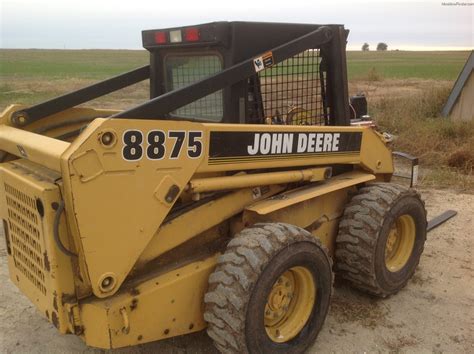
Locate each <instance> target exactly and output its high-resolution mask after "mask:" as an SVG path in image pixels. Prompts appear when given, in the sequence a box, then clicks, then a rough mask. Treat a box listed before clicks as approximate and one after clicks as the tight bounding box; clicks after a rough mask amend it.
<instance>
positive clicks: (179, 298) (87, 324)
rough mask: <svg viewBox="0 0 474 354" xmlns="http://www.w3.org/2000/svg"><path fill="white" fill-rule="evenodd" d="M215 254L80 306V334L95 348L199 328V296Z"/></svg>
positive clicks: (202, 294) (145, 339)
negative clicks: (82, 329) (82, 331)
mask: <svg viewBox="0 0 474 354" xmlns="http://www.w3.org/2000/svg"><path fill="white" fill-rule="evenodd" d="M215 265H216V256H213V257H210V258H207V259H205V260H202V261H199V262H194V263H191V264H189V265H186V266H184V267H181V268H178V269H175V270H173V271H171V272H168V273H165V274H163V275H157V276H155V277H153V278H150V279H148V280H146V281H143V282H141V283H140V284H139V285H136V286H135V287H132V289H131V290H129V291H121V292H119V293H117V294H116V295H114V296H113V297H112V298H110V299H94V300H90V301H86V302H84V303H82V304H81V305H80V309H81V319H82V323H83V325H84V334H83V339H84V340H85V342H86V344H87V345H90V346H94V347H99V348H104V349H108V348H120V347H125V346H130V345H136V344H142V343H146V342H151V341H156V340H159V339H166V338H170V337H174V336H179V335H182V334H186V333H192V332H196V331H200V330H202V329H204V328H205V327H206V322H205V321H204V318H203V308H202V306H203V298H204V293H205V291H206V289H207V286H208V278H209V275H210V273H211V272H212V270H213V269H214V267H215Z"/></svg>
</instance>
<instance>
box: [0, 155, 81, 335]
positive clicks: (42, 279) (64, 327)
mask: <svg viewBox="0 0 474 354" xmlns="http://www.w3.org/2000/svg"><path fill="white" fill-rule="evenodd" d="M43 169H44V168H43ZM51 178H53V179H54V173H47V172H46V173H44V172H43V171H42V168H41V167H39V168H36V169H35V168H34V166H32V164H31V163H29V162H28V161H24V160H18V161H13V162H10V163H4V164H2V165H1V166H0V181H1V185H0V205H1V209H0V218H1V219H3V220H4V222H5V224H4V226H5V233H6V237H7V246H8V247H7V251H8V265H9V271H10V279H11V280H12V282H13V283H15V285H16V286H18V288H20V290H21V291H22V292H23V293H24V294H25V295H26V296H27V297H28V298H29V299H30V300H31V302H32V303H33V304H35V305H36V307H37V308H38V310H39V311H40V313H41V314H42V315H43V316H46V317H47V318H48V320H49V321H51V322H52V323H53V324H54V325H55V326H56V327H57V328H58V330H59V331H60V332H61V333H66V332H74V326H73V325H72V324H71V323H69V316H68V313H67V309H66V308H65V304H66V303H67V302H72V303H74V301H75V289H74V275H73V269H72V264H71V260H70V258H69V257H67V256H65V255H64V254H63V253H61V252H60V251H59V249H58V248H57V246H56V243H55V242H54V239H53V236H52V234H53V230H52V226H53V219H54V216H55V210H54V209H53V207H52V206H53V203H57V202H59V201H60V200H61V199H60V194H59V188H58V186H57V185H55V184H53V183H52V182H51V180H50V179H51ZM59 235H60V237H61V240H62V242H63V244H65V245H68V233H67V228H66V224H65V222H64V218H62V220H61V223H60V226H59Z"/></svg>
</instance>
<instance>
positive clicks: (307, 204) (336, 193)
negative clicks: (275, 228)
mask: <svg viewBox="0 0 474 354" xmlns="http://www.w3.org/2000/svg"><path fill="white" fill-rule="evenodd" d="M371 180H375V176H374V175H372V174H368V173H363V172H359V171H353V172H348V173H345V174H341V175H339V176H336V177H334V178H332V179H330V180H328V181H326V182H323V183H320V184H317V185H315V186H311V185H310V186H305V187H302V188H298V189H295V190H291V191H288V192H285V193H282V194H281V195H280V196H279V198H276V199H271V198H270V199H266V200H263V201H259V202H256V203H254V204H252V205H250V206H249V207H247V208H246V210H245V212H244V216H243V223H244V224H247V223H250V224H253V223H256V222H259V221H274V222H286V223H289V224H292V225H297V226H299V227H302V228H304V229H306V230H308V231H310V232H312V233H313V235H315V236H317V237H319V238H320V239H321V241H322V242H323V244H324V245H325V246H326V247H327V248H328V249H329V252H330V254H331V255H332V254H333V252H334V244H335V238H336V236H337V230H338V225H339V220H340V217H341V216H342V214H343V212H344V207H345V206H346V205H347V202H348V199H349V192H350V191H351V190H353V189H354V188H355V186H356V185H357V184H360V183H364V182H367V181H371Z"/></svg>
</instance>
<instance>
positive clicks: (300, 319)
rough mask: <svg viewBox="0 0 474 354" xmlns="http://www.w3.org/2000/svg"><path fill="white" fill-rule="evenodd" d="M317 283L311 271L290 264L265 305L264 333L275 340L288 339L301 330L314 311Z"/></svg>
mask: <svg viewBox="0 0 474 354" xmlns="http://www.w3.org/2000/svg"><path fill="white" fill-rule="evenodd" d="M315 300H316V284H315V282H314V279H313V275H312V274H311V272H310V271H309V270H308V269H306V268H304V267H293V268H290V269H289V270H287V271H286V272H284V273H283V274H282V275H280V277H279V278H278V279H277V281H276V282H275V283H274V284H273V287H272V289H271V291H270V294H269V295H268V298H267V304H266V305H265V314H264V323H265V329H266V331H267V335H268V336H269V337H270V339H271V340H272V341H274V342H277V343H283V342H287V341H289V340H290V339H292V338H294V337H296V336H297V335H298V333H299V332H300V331H301V330H302V329H303V327H304V326H305V324H306V322H308V319H309V316H310V315H311V312H312V311H313V307H314V303H315Z"/></svg>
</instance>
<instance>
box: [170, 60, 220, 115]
mask: <svg viewBox="0 0 474 354" xmlns="http://www.w3.org/2000/svg"><path fill="white" fill-rule="evenodd" d="M166 69H167V80H168V85H167V86H168V87H167V91H172V90H176V89H179V88H182V87H186V86H188V85H190V84H192V83H195V82H197V81H200V80H202V79H204V78H206V77H208V76H210V75H213V74H216V73H217V72H219V71H221V70H222V61H221V59H220V58H219V57H218V56H217V55H173V56H168V57H167V59H166ZM171 115H174V116H178V117H191V118H198V119H199V118H201V119H206V120H207V119H210V120H216V121H220V120H221V119H222V116H223V97H222V91H217V92H214V93H212V94H210V95H208V96H206V97H203V98H201V99H199V100H197V101H195V102H192V103H190V104H188V105H186V106H183V107H181V108H178V109H177V110H176V111H174V112H171Z"/></svg>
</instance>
